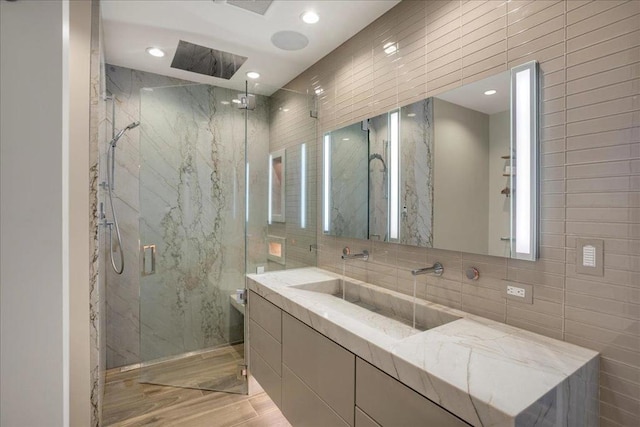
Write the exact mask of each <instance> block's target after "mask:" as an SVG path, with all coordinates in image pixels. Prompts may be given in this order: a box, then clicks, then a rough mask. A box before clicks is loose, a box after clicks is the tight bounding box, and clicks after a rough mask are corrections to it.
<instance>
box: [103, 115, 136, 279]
mask: <svg viewBox="0 0 640 427" xmlns="http://www.w3.org/2000/svg"><path fill="white" fill-rule="evenodd" d="M139 125H140V122H138V121H136V122H133V123H131V124H130V125H128V126H127V127H125V128H124V129H122V130H121V131H120V132H118V133H117V134H116V135H115V136H114V137H113V138H111V141H109V151H108V152H107V183H106V185H105V187H106V188H107V195H108V197H109V205H110V206H111V216H112V217H113V222H112V223H108V222H106V219H105V224H106V225H109V226H110V227H109V254H110V258H111V266H112V267H113V270H114V271H115V272H116V273H117V274H122V272H123V271H124V252H123V250H122V237H121V236H120V226H119V225H118V216H117V215H116V209H115V207H114V206H113V188H114V179H115V163H116V145H117V143H118V140H119V139H120V138H122V136H123V135H124V134H125V132H127V131H129V130H131V129H133V128H135V127H138V126H139ZM111 225H113V228H115V229H116V242H117V245H118V252H119V253H120V263H119V265H116V261H115V259H114V258H113V252H114V251H113V233H112V228H111Z"/></svg>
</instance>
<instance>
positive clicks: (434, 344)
mask: <svg viewBox="0 0 640 427" xmlns="http://www.w3.org/2000/svg"><path fill="white" fill-rule="evenodd" d="M247 287H248V289H249V306H248V320H249V344H250V351H249V354H250V360H249V369H250V372H251V374H252V375H253V376H254V377H255V378H256V379H257V380H258V382H259V383H260V384H261V385H262V387H263V388H264V389H265V391H266V392H267V394H269V396H270V397H271V398H272V399H273V401H274V402H275V403H276V404H277V405H278V406H279V407H280V408H281V410H282V412H283V414H284V415H285V416H286V417H287V419H288V420H289V421H290V422H291V423H292V424H293V425H294V426H297V425H317V426H357V427H361V426H366V427H368V426H418V425H426V426H430V425H431V426H438V427H446V426H464V425H474V426H489V425H490V426H533V425H536V426H538V425H541V426H595V425H597V423H598V353H596V352H594V351H591V350H587V349H584V348H581V347H578V346H575V345H572V344H569V343H565V342H561V341H558V340H554V339H551V338H547V337H543V336H540V335H537V334H534V333H531V332H528V331H524V330H521V329H519V328H515V327H512V326H509V325H505V324H502V323H498V322H495V321H492V320H488V319H484V318H482V317H479V316H475V315H471V314H468V313H465V312H462V311H459V310H455V309H451V308H448V307H444V306H441V305H438V304H433V303H430V302H428V301H424V300H420V299H418V300H416V302H415V304H414V300H413V298H412V297H410V296H407V295H404V294H400V293H397V292H394V291H391V290H387V289H384V288H380V287H377V286H373V285H370V284H367V283H363V282H360V281H357V280H354V279H350V278H347V279H346V280H343V279H342V278H341V277H340V276H338V275H336V274H333V273H331V272H328V271H325V270H322V269H319V268H302V269H296V270H286V271H279V272H273V273H266V274H260V275H248V279H247ZM414 310H415V311H414ZM414 313H415V314H414ZM414 319H415V320H414Z"/></svg>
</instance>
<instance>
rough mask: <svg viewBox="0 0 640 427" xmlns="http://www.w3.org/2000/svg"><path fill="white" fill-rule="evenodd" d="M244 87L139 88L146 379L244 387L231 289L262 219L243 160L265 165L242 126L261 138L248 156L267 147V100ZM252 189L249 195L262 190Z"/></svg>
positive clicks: (238, 306)
mask: <svg viewBox="0 0 640 427" xmlns="http://www.w3.org/2000/svg"><path fill="white" fill-rule="evenodd" d="M247 95H248V94H246V93H245V91H241V90H232V89H224V88H219V87H214V86H210V85H197V84H195V85H183V86H171V87H154V88H143V89H142V90H141V93H140V122H141V125H140V127H141V130H140V145H139V147H140V148H139V150H140V152H139V156H140V171H139V177H140V178H139V194H140V196H139V198H140V206H139V211H140V214H139V235H140V248H141V252H140V260H141V261H140V271H141V273H140V298H139V310H140V311H139V316H140V361H141V371H140V380H141V381H142V382H148V383H154V384H162V385H170V386H181V387H192V388H199V389H205V390H216V391H227V392H235V393H246V391H247V382H246V380H245V378H244V377H243V372H244V371H245V369H244V365H245V362H244V345H243V344H244V316H243V312H242V311H243V305H242V301H241V298H242V297H241V296H238V292H237V290H239V289H244V286H245V285H244V275H245V268H246V265H247V262H249V263H256V262H259V261H260V259H259V258H260V254H256V253H254V254H251V256H252V257H253V259H251V260H248V259H247V256H248V254H247V249H246V248H247V242H246V234H247V233H246V232H245V231H249V232H251V231H254V233H253V234H255V232H256V231H259V230H257V227H259V226H260V224H262V226H263V227H264V224H266V215H263V214H262V213H261V212H260V209H259V207H260V205H259V204H257V205H256V206H253V207H252V208H253V210H252V213H251V216H256V218H250V213H249V210H248V207H247V205H246V203H247V192H246V191H247V188H246V186H245V181H246V179H247V178H249V179H250V173H248V172H249V169H248V168H249V167H250V166H251V167H253V169H254V171H253V172H254V173H259V172H260V170H259V169H260V168H261V166H262V165H260V164H259V163H258V162H252V161H251V158H249V157H247V156H248V155H249V154H248V153H249V152H248V150H247V143H248V138H247V135H248V131H247V130H248V129H253V130H254V132H253V133H252V135H253V136H254V138H258V137H259V135H263V137H264V141H252V142H253V144H252V145H253V146H254V147H253V151H251V154H250V156H253V157H255V158H256V159H257V158H259V157H258V156H260V152H261V151H264V153H263V158H265V157H266V155H267V152H268V122H267V118H268V109H267V108H266V105H265V102H266V99H264V97H260V96H252V97H251V98H252V99H251V101H252V102H253V101H255V104H256V106H255V108H254V109H252V110H248V109H246V108H243V106H244V105H243V104H242V103H241V102H238V101H239V100H240V99H241V98H243V97H244V99H245V100H246V99H248V98H247ZM255 130H257V131H258V132H255ZM252 163H255V164H252ZM262 167H263V168H264V167H266V165H264V166H262ZM252 190H253V192H252V199H253V200H255V201H259V200H260V199H261V198H264V197H263V196H262V195H261V194H260V190H259V189H252ZM264 205H266V201H265V203H264V204H263V206H264ZM256 208H258V209H256ZM262 216H265V218H261V217H262ZM246 227H256V230H245V228H246ZM258 234H259V233H258ZM135 267H137V266H133V267H132V268H135Z"/></svg>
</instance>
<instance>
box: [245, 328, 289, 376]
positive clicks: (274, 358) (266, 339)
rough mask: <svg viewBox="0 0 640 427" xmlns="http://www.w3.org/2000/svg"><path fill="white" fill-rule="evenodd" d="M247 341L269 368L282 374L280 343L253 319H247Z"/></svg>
mask: <svg viewBox="0 0 640 427" xmlns="http://www.w3.org/2000/svg"><path fill="white" fill-rule="evenodd" d="M249 343H250V346H251V348H252V349H253V350H254V351H256V352H257V353H258V354H260V356H262V358H263V359H264V361H265V362H266V363H267V364H268V365H269V366H270V367H271V369H273V370H274V371H275V372H276V373H277V374H278V375H282V344H280V343H279V342H278V341H276V339H275V338H273V337H272V336H271V335H270V334H269V333H267V331H265V330H264V329H262V328H261V327H260V326H259V325H258V324H257V323H256V322H255V321H253V320H249Z"/></svg>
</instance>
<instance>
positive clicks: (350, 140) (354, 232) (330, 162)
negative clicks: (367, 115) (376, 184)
mask: <svg viewBox="0 0 640 427" xmlns="http://www.w3.org/2000/svg"><path fill="white" fill-rule="evenodd" d="M323 151H324V154H325V165H324V167H325V174H324V177H325V179H324V183H323V186H324V189H323V191H324V196H323V204H324V213H325V218H324V219H325V221H324V225H323V228H324V231H325V233H328V234H331V235H334V236H349V237H355V238H358V239H366V238H367V234H368V233H367V228H368V227H367V222H368V217H369V205H368V200H367V193H368V189H367V185H368V178H367V175H368V173H367V170H368V158H369V154H368V152H369V144H368V137H367V130H366V123H365V124H364V126H363V123H360V122H359V123H355V124H353V125H351V126H347V127H344V128H342V129H338V130H336V131H333V132H331V133H330V134H327V135H325V139H324V150H323Z"/></svg>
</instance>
